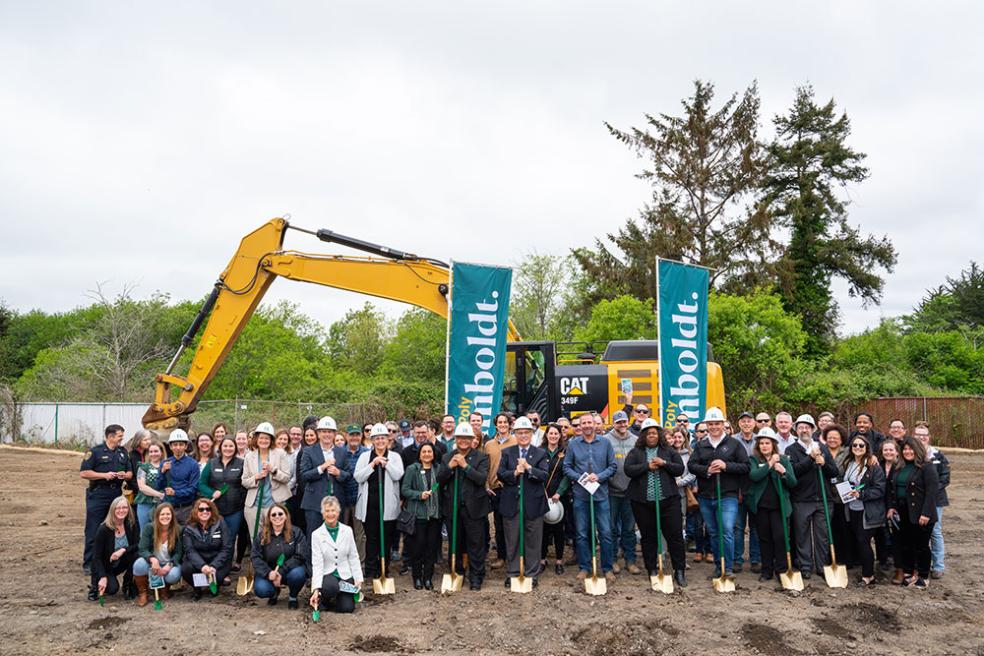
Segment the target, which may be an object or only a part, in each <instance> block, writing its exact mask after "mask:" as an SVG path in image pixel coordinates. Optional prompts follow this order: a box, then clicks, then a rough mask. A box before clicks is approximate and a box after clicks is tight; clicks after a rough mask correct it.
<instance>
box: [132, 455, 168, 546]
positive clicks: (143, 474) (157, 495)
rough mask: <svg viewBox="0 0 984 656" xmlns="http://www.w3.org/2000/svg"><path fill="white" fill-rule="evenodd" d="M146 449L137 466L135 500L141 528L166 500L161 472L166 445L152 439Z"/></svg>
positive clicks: (138, 522)
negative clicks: (155, 509)
mask: <svg viewBox="0 0 984 656" xmlns="http://www.w3.org/2000/svg"><path fill="white" fill-rule="evenodd" d="M148 439H149V438H148ZM144 450H145V452H146V457H145V458H144V461H143V462H141V463H140V464H139V465H138V466H137V473H136V481H137V496H136V497H135V498H134V500H133V501H134V505H135V506H136V507H137V524H138V526H139V527H140V529H141V530H142V529H143V527H144V526H146V525H147V524H149V523H150V517H151V515H152V514H153V512H154V508H156V507H157V505H158V504H159V503H160V502H161V501H163V500H164V475H163V474H162V473H161V467H162V466H163V464H164V447H163V446H162V445H161V443H160V442H156V441H152V442H150V444H148V445H147V446H146V447H145V449H144Z"/></svg>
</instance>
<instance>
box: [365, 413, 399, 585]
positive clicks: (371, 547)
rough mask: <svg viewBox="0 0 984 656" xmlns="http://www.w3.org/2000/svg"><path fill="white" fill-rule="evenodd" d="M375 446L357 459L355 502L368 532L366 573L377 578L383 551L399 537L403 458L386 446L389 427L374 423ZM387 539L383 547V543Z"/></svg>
mask: <svg viewBox="0 0 984 656" xmlns="http://www.w3.org/2000/svg"><path fill="white" fill-rule="evenodd" d="M369 437H370V438H371V439H372V448H371V449H370V450H368V451H366V452H365V453H363V454H362V455H360V456H359V459H358V460H357V461H356V462H355V473H354V476H355V480H356V481H357V482H358V483H359V497H358V499H357V500H356V502H355V518H356V519H358V520H359V521H360V522H362V526H363V528H364V529H365V533H366V576H367V577H369V578H378V577H379V575H380V574H381V573H382V572H381V563H380V551H383V553H385V554H387V555H388V554H389V553H390V549H391V548H392V546H393V538H395V537H396V518H397V517H399V516H400V479H401V478H403V459H402V458H401V457H400V454H398V453H396V452H395V451H389V450H387V448H386V445H387V443H388V442H389V431H388V430H387V429H386V426H384V425H383V424H375V425H374V426H373V427H372V431H370V433H369ZM380 481H382V503H383V529H382V532H383V536H382V537H383V538H384V539H380V535H379V533H380V526H379V523H380V522H379V504H380V493H379V492H380ZM382 543H385V545H384V547H382V548H381V547H380V544H382Z"/></svg>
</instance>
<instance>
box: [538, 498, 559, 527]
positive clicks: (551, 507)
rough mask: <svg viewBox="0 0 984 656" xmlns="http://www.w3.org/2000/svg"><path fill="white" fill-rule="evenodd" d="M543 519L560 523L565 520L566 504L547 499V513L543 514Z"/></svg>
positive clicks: (549, 522)
mask: <svg viewBox="0 0 984 656" xmlns="http://www.w3.org/2000/svg"><path fill="white" fill-rule="evenodd" d="M543 521H544V522H546V523H547V524H559V523H560V522H562V521H564V504H562V503H561V502H560V501H554V500H553V499H547V514H546V515H544V516H543Z"/></svg>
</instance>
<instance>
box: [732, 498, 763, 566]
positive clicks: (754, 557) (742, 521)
mask: <svg viewBox="0 0 984 656" xmlns="http://www.w3.org/2000/svg"><path fill="white" fill-rule="evenodd" d="M746 524H747V526H748V560H749V562H751V563H752V564H753V565H758V564H760V563H761V562H762V554H761V553H759V538H758V529H756V528H755V520H754V518H752V513H751V512H750V511H749V510H748V506H747V505H746V503H745V501H744V500H743V501H742V502H741V503H740V504H738V516H737V517H736V518H735V565H737V566H738V567H741V566H742V565H744V564H745V526H746Z"/></svg>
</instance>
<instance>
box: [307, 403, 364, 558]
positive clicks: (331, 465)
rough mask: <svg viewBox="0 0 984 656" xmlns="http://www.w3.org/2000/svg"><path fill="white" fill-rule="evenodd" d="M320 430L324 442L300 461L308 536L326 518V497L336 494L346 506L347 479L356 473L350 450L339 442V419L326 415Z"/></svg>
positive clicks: (319, 425)
mask: <svg viewBox="0 0 984 656" xmlns="http://www.w3.org/2000/svg"><path fill="white" fill-rule="evenodd" d="M317 431H318V440H319V441H320V444H318V445H314V446H309V447H307V448H306V449H304V451H303V452H301V463H300V470H301V484H303V485H304V499H303V500H302V501H301V510H303V511H304V518H305V520H307V530H308V538H310V537H311V534H312V533H314V531H315V529H317V528H318V527H319V526H321V524H322V523H323V522H324V520H323V519H322V518H321V500H322V499H324V498H325V497H335V498H336V499H338V503H339V505H341V506H342V508H344V507H345V481H346V480H348V479H349V477H350V476H351V475H352V474H351V473H349V470H348V450H347V449H346V448H345V447H344V446H335V434H336V433H337V428H336V426H335V420H334V419H332V418H331V417H322V418H321V420H320V421H318V427H317Z"/></svg>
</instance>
